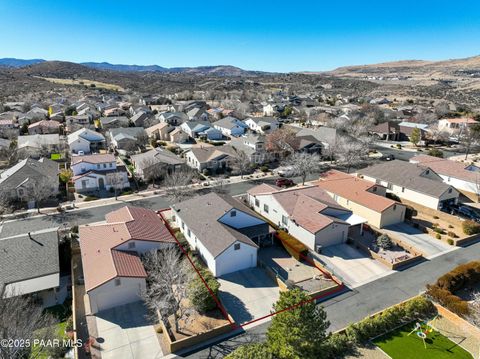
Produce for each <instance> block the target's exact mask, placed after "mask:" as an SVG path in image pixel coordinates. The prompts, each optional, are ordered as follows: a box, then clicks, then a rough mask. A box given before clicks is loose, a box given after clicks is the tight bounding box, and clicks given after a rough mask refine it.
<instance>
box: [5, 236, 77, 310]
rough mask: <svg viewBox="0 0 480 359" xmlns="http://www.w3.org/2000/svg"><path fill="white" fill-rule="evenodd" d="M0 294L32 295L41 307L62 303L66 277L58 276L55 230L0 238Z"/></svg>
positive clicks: (58, 265)
mask: <svg viewBox="0 0 480 359" xmlns="http://www.w3.org/2000/svg"><path fill="white" fill-rule="evenodd" d="M0 252H1V253H2V260H1V261H0V294H1V296H2V297H3V298H11V297H14V296H19V295H27V294H28V295H31V296H33V299H34V301H35V302H36V303H37V304H39V305H41V306H42V307H44V308H48V307H52V306H54V305H57V304H63V302H64V301H65V299H66V298H67V295H68V289H69V286H68V278H67V277H60V258H59V251H58V233H57V231H51V232H43V233H38V232H37V233H28V234H23V235H21V236H15V237H10V238H5V239H2V240H1V241H0Z"/></svg>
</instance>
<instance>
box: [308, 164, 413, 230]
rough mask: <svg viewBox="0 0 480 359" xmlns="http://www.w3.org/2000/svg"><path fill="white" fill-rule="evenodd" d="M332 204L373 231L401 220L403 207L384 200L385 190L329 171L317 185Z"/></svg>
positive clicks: (385, 198) (388, 199)
mask: <svg viewBox="0 0 480 359" xmlns="http://www.w3.org/2000/svg"><path fill="white" fill-rule="evenodd" d="M317 185H318V187H320V188H322V189H323V190H325V191H326V192H327V193H328V194H329V195H330V196H331V197H332V198H333V200H334V201H335V202H337V203H338V204H339V205H341V206H343V207H345V208H348V209H349V210H351V211H352V212H353V213H354V214H356V215H358V216H360V217H362V218H364V219H365V220H366V221H367V223H368V224H369V225H371V226H374V227H376V228H383V227H386V226H389V225H392V224H396V223H401V222H403V221H404V220H405V212H406V207H405V205H403V204H401V203H399V202H397V201H394V200H393V199H390V198H387V197H386V196H385V195H386V188H385V187H382V186H380V185H377V184H375V183H372V182H369V181H366V180H364V179H361V178H358V177H356V176H353V175H350V174H348V173H344V172H340V171H337V170H330V171H328V172H325V173H323V174H322V175H321V176H320V179H319V181H318V183H317Z"/></svg>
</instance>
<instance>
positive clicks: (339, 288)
mask: <svg viewBox="0 0 480 359" xmlns="http://www.w3.org/2000/svg"><path fill="white" fill-rule="evenodd" d="M166 211H171V209H170V208H164V209H161V210H158V211H157V213H158V215H159V216H160V218H161V219H162V221H163V223H164V224H165V227H167V229H168V231H169V232H170V234H171V235H172V237H173V238H174V239H175V241H176V242H177V245H178V246H179V247H180V249H181V251H182V253H183V254H184V255H185V256H186V257H187V259H188V261H189V262H190V264H191V266H192V267H193V269H194V270H195V272H196V273H197V274H198V276H199V277H200V279H201V280H202V282H203V284H204V285H205V287H206V288H207V290H208V292H209V294H210V295H211V296H212V298H213V300H214V301H215V303H216V304H217V306H218V309H220V311H221V312H222V315H223V316H224V317H225V319H226V320H227V321H228V322H229V323H230V326H231V327H232V330H236V329H240V328H243V327H245V326H247V325H250V324H252V323H255V322H258V321H260V320H263V319H266V318H269V317H273V316H274V315H277V314H280V313H283V312H286V311H289V310H292V309H295V308H298V307H300V306H302V305H304V304H307V303H310V302H313V301H316V300H319V299H322V298H325V297H327V296H330V295H333V294H335V293H337V292H340V291H342V290H344V289H345V285H344V284H343V283H342V282H340V281H338V279H336V278H335V277H333V276H332V275H331V274H330V272H327V271H325V270H324V269H321V268H320V267H318V266H317V265H316V264H315V262H314V261H312V260H311V259H310V258H308V257H306V256H305V255H304V254H302V253H300V252H298V254H299V255H300V257H301V258H302V259H304V260H305V261H307V262H308V263H309V264H311V265H312V266H314V267H315V268H317V269H318V270H319V271H320V272H321V273H323V274H324V275H326V276H327V277H328V278H330V279H332V281H334V282H335V283H336V284H337V287H335V288H333V289H332V290H330V291H327V292H325V293H322V294H319V295H317V296H315V297H311V298H310V299H307V300H304V301H302V302H300V303H297V304H294V305H292V306H290V307H287V308H284V309H282V310H278V311H276V312H274V313H270V314H267V315H264V316H262V317H260V318H256V319H253V320H250V321H248V322H245V323H242V324H237V323H236V322H232V320H231V319H230V316H229V315H228V312H227V311H226V309H225V307H224V306H223V304H222V302H220V300H219V299H218V298H217V296H216V295H215V293H213V291H212V289H211V288H210V287H209V286H208V284H207V282H206V281H205V279H204V278H203V276H202V274H201V273H200V271H199V270H198V269H197V267H196V266H195V264H194V263H193V260H192V259H191V258H190V256H189V254H188V252H187V251H186V250H185V248H183V246H182V245H181V244H180V242H179V241H178V239H177V237H176V236H175V234H174V232H173V230H172V228H171V227H170V224H169V223H168V221H167V220H166V219H165V217H164V216H163V212H166ZM275 237H276V238H277V239H279V240H280V241H281V242H282V244H283V245H285V246H287V247H289V248H290V249H293V250H294V251H295V249H294V248H292V247H291V246H290V245H289V244H287V243H285V242H284V241H283V240H282V239H281V238H279V237H278V235H277V234H275Z"/></svg>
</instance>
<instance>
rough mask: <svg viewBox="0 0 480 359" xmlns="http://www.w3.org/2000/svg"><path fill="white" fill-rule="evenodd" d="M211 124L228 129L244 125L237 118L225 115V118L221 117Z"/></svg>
mask: <svg viewBox="0 0 480 359" xmlns="http://www.w3.org/2000/svg"><path fill="white" fill-rule="evenodd" d="M212 125H213V126H218V127H222V128H226V129H228V130H231V129H232V128H235V127H246V125H244V124H243V123H242V122H241V121H240V120H239V119H238V118H235V117H232V116H227V117H225V118H222V119H221V120H218V121H215V122H214V123H212Z"/></svg>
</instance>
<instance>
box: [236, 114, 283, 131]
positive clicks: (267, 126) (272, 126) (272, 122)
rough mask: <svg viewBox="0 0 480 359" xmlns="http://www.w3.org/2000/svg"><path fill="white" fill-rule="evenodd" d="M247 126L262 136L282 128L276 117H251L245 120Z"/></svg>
mask: <svg viewBox="0 0 480 359" xmlns="http://www.w3.org/2000/svg"><path fill="white" fill-rule="evenodd" d="M245 124H246V125H247V126H248V128H250V130H252V131H255V132H257V133H261V134H265V133H268V132H271V131H274V130H276V129H277V128H278V127H279V126H280V123H279V122H278V120H277V119H276V118H274V117H249V118H247V119H246V120H245Z"/></svg>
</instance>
